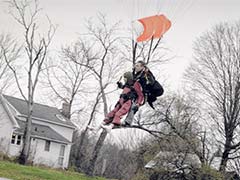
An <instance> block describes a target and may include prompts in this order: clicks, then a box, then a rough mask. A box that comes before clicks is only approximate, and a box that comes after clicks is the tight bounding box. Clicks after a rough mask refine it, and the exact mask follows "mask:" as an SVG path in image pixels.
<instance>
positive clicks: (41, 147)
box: [31, 139, 70, 168]
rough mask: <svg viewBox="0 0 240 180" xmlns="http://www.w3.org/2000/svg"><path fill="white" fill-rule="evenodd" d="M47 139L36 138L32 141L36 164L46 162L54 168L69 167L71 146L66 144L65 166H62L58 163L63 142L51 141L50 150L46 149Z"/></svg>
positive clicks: (45, 163)
mask: <svg viewBox="0 0 240 180" xmlns="http://www.w3.org/2000/svg"><path fill="white" fill-rule="evenodd" d="M45 143H46V141H45V140H42V139H35V140H34V141H33V143H32V148H31V152H32V154H31V155H32V156H33V157H34V158H33V162H34V164H44V165H46V166H50V167H53V168H67V167H68V160H69V153H70V146H69V145H65V153H64V161H63V166H60V165H59V163H58V158H59V155H60V147H61V145H63V144H60V143H55V142H52V141H51V144H50V150H49V151H45Z"/></svg>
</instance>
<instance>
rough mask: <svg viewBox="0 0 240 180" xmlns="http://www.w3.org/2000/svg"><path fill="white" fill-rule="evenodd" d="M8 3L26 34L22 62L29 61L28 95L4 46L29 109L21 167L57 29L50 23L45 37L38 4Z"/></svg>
mask: <svg viewBox="0 0 240 180" xmlns="http://www.w3.org/2000/svg"><path fill="white" fill-rule="evenodd" d="M7 3H8V4H9V9H10V14H11V15H12V17H13V18H14V19H15V20H16V22H17V23H18V24H19V26H20V27H21V28H23V30H24V33H23V38H24V43H23V49H24V50H25V51H24V54H23V59H25V58H26V60H27V63H26V64H25V65H24V68H25V70H26V71H27V75H26V77H27V80H26V81H27V93H25V92H24V88H23V84H21V83H20V78H19V73H18V69H17V68H16V65H15V64H14V63H12V59H11V58H9V57H8V56H7V53H8V51H7V47H4V46H2V52H3V54H4V58H5V61H6V63H7V65H8V68H10V69H11V71H12V73H13V75H14V78H15V80H16V83H17V87H18V89H19V91H20V93H21V95H22V97H23V98H24V100H25V101H26V103H27V107H28V113H27V119H26V127H25V130H24V135H23V148H22V151H21V154H20V157H19V163H21V164H26V162H27V158H28V155H29V149H30V141H31V124H32V111H33V103H34V94H35V90H36V87H37V84H38V79H39V75H40V74H41V72H42V70H43V66H42V65H43V62H44V61H45V60H46V58H47V52H48V49H49V45H50V43H51V41H52V38H53V35H54V33H55V27H54V26H53V25H52V24H51V22H50V20H49V19H48V22H49V28H48V31H47V33H46V34H45V35H44V33H40V31H39V29H38V28H39V25H40V22H39V21H37V19H38V16H39V13H40V10H41V9H40V8H39V4H38V1H37V0H36V1H33V2H30V1H25V0H24V1H17V0H9V1H7ZM16 60H19V61H20V60H21V59H19V58H16ZM26 94H27V95H26Z"/></svg>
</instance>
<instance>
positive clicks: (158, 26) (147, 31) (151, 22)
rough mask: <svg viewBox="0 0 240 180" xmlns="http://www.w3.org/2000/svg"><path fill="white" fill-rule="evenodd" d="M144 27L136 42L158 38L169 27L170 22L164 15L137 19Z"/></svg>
mask: <svg viewBox="0 0 240 180" xmlns="http://www.w3.org/2000/svg"><path fill="white" fill-rule="evenodd" d="M138 21H139V22H141V23H142V25H143V27H144V31H143V33H142V34H141V35H140V36H139V37H138V38H137V42H142V41H147V40H149V39H151V38H160V37H161V36H162V35H163V34H164V33H165V32H167V31H168V30H169V28H170V27H171V21H170V20H169V19H167V18H166V16H164V15H155V16H149V17H146V18H142V19H138Z"/></svg>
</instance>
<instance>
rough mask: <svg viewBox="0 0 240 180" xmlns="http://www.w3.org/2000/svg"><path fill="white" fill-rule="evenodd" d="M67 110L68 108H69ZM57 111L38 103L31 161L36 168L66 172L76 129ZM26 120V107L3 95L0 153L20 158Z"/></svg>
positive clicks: (0, 113) (24, 103)
mask: <svg viewBox="0 0 240 180" xmlns="http://www.w3.org/2000/svg"><path fill="white" fill-rule="evenodd" d="M66 107H67V106H66ZM63 113H65V114H66V113H68V112H67V108H65V109H64V108H63V110H62V112H61V111H60V110H58V109H57V108H55V107H50V106H46V105H42V104H37V103H35V104H34V106H33V119H32V129H31V148H30V157H29V159H30V160H31V161H32V162H33V164H42V165H46V166H50V167H53V168H67V167H68V162H69V155H70V149H71V144H72V135H73V131H74V130H75V128H76V126H74V124H73V123H72V122H71V121H70V120H69V119H68V118H66V117H65V116H63ZM26 117H27V103H26V102H25V101H24V100H22V99H18V98H15V97H11V96H7V95H2V94H0V151H2V152H4V153H6V154H8V155H9V156H18V155H19V153H20V151H21V147H22V143H23V141H22V136H23V131H24V127H25V124H26Z"/></svg>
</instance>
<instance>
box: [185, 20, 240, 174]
mask: <svg viewBox="0 0 240 180" xmlns="http://www.w3.org/2000/svg"><path fill="white" fill-rule="evenodd" d="M239 42H240V22H237V23H235V24H229V23H223V24H219V25H217V26H216V27H214V28H213V29H212V30H211V31H209V32H207V33H205V34H204V35H203V36H201V37H200V38H199V39H198V40H197V41H196V42H195V45H194V54H195V62H194V63H193V64H192V65H191V66H190V67H189V69H188V71H187V73H186V74H187V75H186V77H187V79H188V80H190V82H191V83H192V85H193V86H192V92H195V94H196V95H198V97H199V100H200V101H202V102H203V103H204V106H205V107H206V108H205V109H204V111H205V112H206V114H208V117H207V118H208V120H207V121H208V123H209V124H210V126H211V127H213V128H212V131H213V132H214V133H215V134H216V136H215V138H216V142H218V144H219V146H220V147H221V149H222V157H221V165H220V171H225V169H226V166H227V162H228V160H229V159H233V158H238V157H239V156H238V155H237V154H236V152H238V151H239V148H240V139H239V137H238V134H239V130H240V127H239V117H240V114H239V112H240V103H239V100H240V81H239V80H240V79H239V78H240V61H239V58H240V54H239V51H240V46H239Z"/></svg>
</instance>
